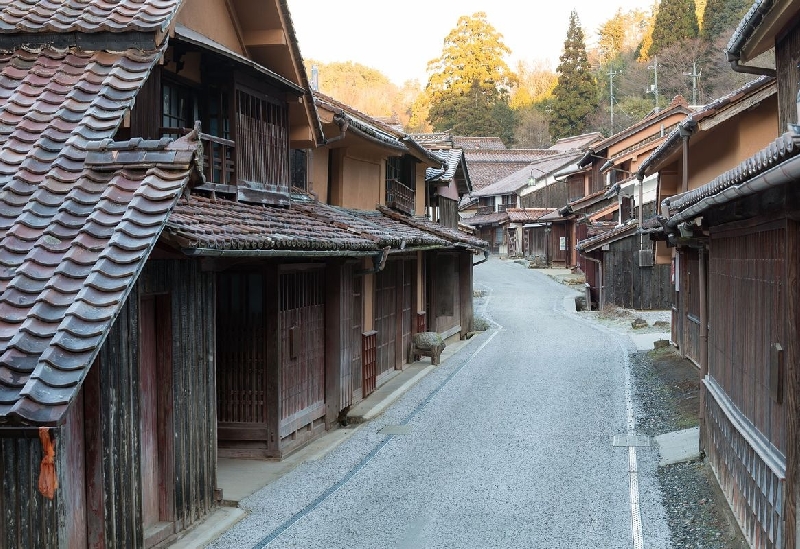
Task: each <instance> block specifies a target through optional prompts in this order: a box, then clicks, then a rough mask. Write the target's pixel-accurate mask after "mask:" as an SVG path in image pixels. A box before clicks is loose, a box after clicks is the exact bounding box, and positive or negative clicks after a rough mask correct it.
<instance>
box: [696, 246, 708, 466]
mask: <svg viewBox="0 0 800 549" xmlns="http://www.w3.org/2000/svg"><path fill="white" fill-rule="evenodd" d="M698 254H699V262H698V265H699V267H698V270H697V271H698V278H699V286H700V288H699V290H700V291H699V294H700V296H699V297H700V414H699V415H700V450H701V451H705V448H706V444H705V435H706V433H707V432H708V431H707V426H706V397H707V395H706V385H705V383H703V380H705V378H706V376H707V375H708V302H707V299H708V298H707V297H706V295H707V291H706V290H707V273H706V253H705V246H701V247H700V250H699V251H698Z"/></svg>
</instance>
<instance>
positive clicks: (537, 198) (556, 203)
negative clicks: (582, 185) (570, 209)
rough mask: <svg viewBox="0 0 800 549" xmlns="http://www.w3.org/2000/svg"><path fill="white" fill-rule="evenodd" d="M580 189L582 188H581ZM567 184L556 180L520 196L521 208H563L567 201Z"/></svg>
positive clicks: (568, 195)
mask: <svg viewBox="0 0 800 549" xmlns="http://www.w3.org/2000/svg"><path fill="white" fill-rule="evenodd" d="M581 190H582V189H581ZM569 198H570V191H569V184H568V183H567V182H566V180H565V181H556V182H554V183H551V184H549V185H546V186H545V187H542V188H541V189H537V190H535V191H533V192H532V193H529V194H526V195H524V196H522V197H520V200H519V203H520V207H521V208H563V207H564V206H566V205H567V204H568V203H569Z"/></svg>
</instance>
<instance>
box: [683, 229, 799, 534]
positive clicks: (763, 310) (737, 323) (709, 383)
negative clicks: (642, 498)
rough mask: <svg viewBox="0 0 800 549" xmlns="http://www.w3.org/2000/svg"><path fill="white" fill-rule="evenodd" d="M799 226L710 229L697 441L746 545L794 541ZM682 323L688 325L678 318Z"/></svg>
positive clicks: (685, 329)
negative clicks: (704, 372) (700, 438)
mask: <svg viewBox="0 0 800 549" xmlns="http://www.w3.org/2000/svg"><path fill="white" fill-rule="evenodd" d="M797 243H798V225H797V223H796V222H794V221H791V220H789V219H787V218H782V219H781V218H779V219H775V218H774V217H772V216H763V217H756V218H753V219H751V220H749V221H747V222H733V223H727V224H721V225H718V226H714V227H712V230H711V239H710V243H709V261H708V291H709V294H708V304H709V311H708V315H709V328H710V329H709V339H708V377H707V379H706V387H707V393H708V396H707V398H706V399H705V416H706V418H707V420H706V425H705V430H704V431H705V439H704V447H705V449H706V452H707V454H708V455H709V459H710V461H711V464H712V466H713V468H714V471H715V473H716V474H717V477H718V479H719V482H720V486H721V487H722V488H723V491H724V492H725V494H726V496H727V498H728V500H729V501H730V503H731V507H732V508H733V510H734V513H735V515H736V517H737V519H738V521H739V523H740V525H741V527H742V529H743V531H744V533H745V535H746V537H747V538H748V540H749V541H750V543H751V544H752V546H753V547H759V548H760V547H764V548H779V547H790V546H791V547H793V546H794V544H793V540H794V539H795V536H796V533H795V529H794V521H793V520H792V519H791V517H793V516H794V513H795V509H796V499H795V497H794V493H795V492H794V486H796V483H795V481H794V479H795V475H796V474H797V463H796V456H797V453H796V450H795V446H796V441H797V421H796V419H795V418H796V414H797V391H798V384H797V380H796V375H797V374H796V371H797V369H796V361H797V354H796V352H797V349H796V345H795V343H794V342H795V341H796V339H797V337H798V330H797V326H798V325H797V309H798V307H797V301H796V296H795V300H794V301H792V296H791V295H790V294H796V284H797V280H796V272H797V266H796V263H797V250H798V248H797ZM683 331H684V332H686V331H687V327H686V325H685V324H684V328H683Z"/></svg>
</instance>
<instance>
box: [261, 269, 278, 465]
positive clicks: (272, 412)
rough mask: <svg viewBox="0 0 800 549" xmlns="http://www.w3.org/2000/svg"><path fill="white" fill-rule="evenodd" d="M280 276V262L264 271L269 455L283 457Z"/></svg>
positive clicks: (265, 401)
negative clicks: (281, 433) (281, 428)
mask: <svg viewBox="0 0 800 549" xmlns="http://www.w3.org/2000/svg"><path fill="white" fill-rule="evenodd" d="M280 294H281V292H280V276H279V274H278V266H277V264H274V263H272V264H269V265H267V267H266V269H265V271H264V324H265V326H264V328H265V329H264V339H265V342H264V345H265V356H266V361H265V364H266V366H265V368H266V372H265V375H264V379H265V383H266V390H265V394H264V403H265V406H266V407H267V437H268V438H267V455H268V456H269V457H281V448H280V446H281V436H280V421H281V368H282V364H281V343H280V342H281V332H280V322H279V316H280Z"/></svg>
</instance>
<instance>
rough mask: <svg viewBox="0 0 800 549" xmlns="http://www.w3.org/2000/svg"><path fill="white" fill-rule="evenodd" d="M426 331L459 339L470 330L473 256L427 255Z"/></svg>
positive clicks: (437, 253) (435, 253)
mask: <svg viewBox="0 0 800 549" xmlns="http://www.w3.org/2000/svg"><path fill="white" fill-rule="evenodd" d="M426 269H427V272H428V275H427V281H428V289H427V301H426V303H427V319H426V321H427V323H428V330H430V331H435V332H438V333H440V334H442V336H443V337H445V338H447V337H450V336H451V335H454V334H459V335H460V336H461V337H462V338H463V337H464V336H465V335H466V334H467V333H468V332H469V331H471V330H472V322H473V319H472V316H473V308H472V254H471V253H468V252H444V251H442V252H429V253H428V254H426Z"/></svg>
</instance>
